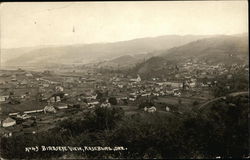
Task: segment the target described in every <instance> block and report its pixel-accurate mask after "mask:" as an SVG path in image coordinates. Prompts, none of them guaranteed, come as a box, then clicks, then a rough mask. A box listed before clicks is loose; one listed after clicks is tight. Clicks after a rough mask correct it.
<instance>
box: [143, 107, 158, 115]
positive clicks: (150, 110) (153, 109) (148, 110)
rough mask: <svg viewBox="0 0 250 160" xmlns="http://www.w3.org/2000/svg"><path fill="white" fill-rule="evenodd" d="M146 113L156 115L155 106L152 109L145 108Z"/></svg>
mask: <svg viewBox="0 0 250 160" xmlns="http://www.w3.org/2000/svg"><path fill="white" fill-rule="evenodd" d="M144 111H146V112H148V113H154V112H156V108H155V106H152V107H150V108H147V107H145V108H144Z"/></svg>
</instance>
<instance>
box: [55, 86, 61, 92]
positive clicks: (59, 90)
mask: <svg viewBox="0 0 250 160" xmlns="http://www.w3.org/2000/svg"><path fill="white" fill-rule="evenodd" d="M55 90H56V91H57V92H63V87H61V86H56V88H55Z"/></svg>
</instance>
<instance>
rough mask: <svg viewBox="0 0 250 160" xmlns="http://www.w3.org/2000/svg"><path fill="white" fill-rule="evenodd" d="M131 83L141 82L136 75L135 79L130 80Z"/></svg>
mask: <svg viewBox="0 0 250 160" xmlns="http://www.w3.org/2000/svg"><path fill="white" fill-rule="evenodd" d="M130 81H131V82H141V77H140V75H139V74H138V75H137V78H136V79H130Z"/></svg>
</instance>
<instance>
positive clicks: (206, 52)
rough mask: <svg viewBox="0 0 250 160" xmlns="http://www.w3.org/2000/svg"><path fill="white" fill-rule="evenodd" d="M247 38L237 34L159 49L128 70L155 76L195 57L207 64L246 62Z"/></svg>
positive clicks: (133, 72) (132, 72)
mask: <svg viewBox="0 0 250 160" xmlns="http://www.w3.org/2000/svg"><path fill="white" fill-rule="evenodd" d="M247 38H248V37H247V36H246V35H241V36H239V35H237V36H216V37H211V38H205V39H200V40H197V41H194V42H190V43H188V44H185V45H182V46H179V47H174V48H171V49H168V50H165V51H161V52H159V53H158V56H157V57H152V58H150V59H148V60H147V61H146V62H142V63H141V64H139V65H137V66H136V67H134V68H133V70H130V73H131V74H135V75H136V74H137V73H139V74H141V75H152V76H153V75H154V76H155V75H157V74H158V75H159V74H161V72H166V68H168V69H170V70H171V67H174V66H175V65H176V64H178V63H182V62H184V61H186V60H190V59H195V60H196V61H198V62H199V61H205V62H206V63H207V64H218V63H223V64H229V65H231V64H234V63H237V64H247V63H248V39H247ZM169 66H170V68H169ZM170 70H169V71H170Z"/></svg>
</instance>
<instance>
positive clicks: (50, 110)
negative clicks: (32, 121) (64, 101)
mask: <svg viewBox="0 0 250 160" xmlns="http://www.w3.org/2000/svg"><path fill="white" fill-rule="evenodd" d="M43 111H44V113H47V112H50V113H56V109H55V108H54V107H53V106H45V107H44V109H43Z"/></svg>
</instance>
